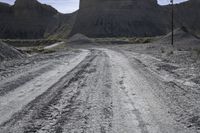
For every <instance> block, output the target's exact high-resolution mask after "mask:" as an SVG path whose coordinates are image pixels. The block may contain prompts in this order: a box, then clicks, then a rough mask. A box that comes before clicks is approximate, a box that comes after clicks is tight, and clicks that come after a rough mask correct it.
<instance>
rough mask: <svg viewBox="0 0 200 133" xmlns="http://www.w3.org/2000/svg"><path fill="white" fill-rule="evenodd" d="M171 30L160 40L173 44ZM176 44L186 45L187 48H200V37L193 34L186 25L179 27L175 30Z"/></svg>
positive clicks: (163, 42)
mask: <svg viewBox="0 0 200 133" xmlns="http://www.w3.org/2000/svg"><path fill="white" fill-rule="evenodd" d="M171 36H172V33H171V32H170V33H169V34H167V35H166V36H164V37H162V38H161V39H160V40H159V42H160V43H162V44H171ZM174 44H175V46H180V47H185V48H189V47H190V48H199V47H200V39H199V38H198V37H197V36H196V35H194V34H192V33H191V32H190V31H189V30H188V29H187V28H186V27H181V28H178V29H176V30H175V31H174Z"/></svg>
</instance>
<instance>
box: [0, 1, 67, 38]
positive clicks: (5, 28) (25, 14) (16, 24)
mask: <svg viewBox="0 0 200 133" xmlns="http://www.w3.org/2000/svg"><path fill="white" fill-rule="evenodd" d="M1 10H2V11H1ZM69 16H70V15H64V14H60V13H59V12H58V11H57V10H55V9H54V8H52V7H51V6H48V5H45V4H41V3H39V2H38V1H37V0H16V2H15V4H14V5H13V6H9V5H7V4H3V3H2V4H0V18H1V21H0V38H11V39H12V38H21V39H32V38H34V39H35V38H44V37H48V36H50V35H52V34H54V30H57V29H59V28H60V27H61V26H63V25H61V24H64V22H63V21H66V20H68V18H69ZM70 26H71V25H70ZM70 26H68V27H69V28H71V27H70Z"/></svg>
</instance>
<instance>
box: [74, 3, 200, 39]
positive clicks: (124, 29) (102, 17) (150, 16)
mask: <svg viewBox="0 0 200 133" xmlns="http://www.w3.org/2000/svg"><path fill="white" fill-rule="evenodd" d="M199 7H200V0H190V1H189V2H184V3H182V4H178V5H175V24H176V25H175V26H176V27H181V26H185V27H188V28H189V29H191V30H193V31H194V32H195V33H200V32H199V31H200V10H199ZM170 8H171V7H170V6H159V5H158V4H157V0H117V1H116V0H104V1H102V0H81V1H80V10H79V13H78V15H77V19H76V22H75V25H74V27H73V30H72V32H71V35H73V34H76V33H82V34H85V35H87V36H89V37H109V36H112V37H113V36H139V37H145V36H157V35H164V34H167V33H168V32H170V30H171V26H170V25H171V17H170V13H171V9H170Z"/></svg>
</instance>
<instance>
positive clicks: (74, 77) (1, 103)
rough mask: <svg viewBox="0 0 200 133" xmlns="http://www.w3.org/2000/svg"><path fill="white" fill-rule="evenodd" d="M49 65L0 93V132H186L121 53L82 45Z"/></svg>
mask: <svg viewBox="0 0 200 133" xmlns="http://www.w3.org/2000/svg"><path fill="white" fill-rule="evenodd" d="M53 70H54V72H53V73H52V72H51V73H50V72H49V73H48V72H47V73H45V74H42V75H41V76H38V77H36V78H34V79H32V80H30V81H29V82H28V83H27V84H28V85H27V84H25V85H22V86H17V88H16V89H15V90H14V91H12V92H10V93H8V94H5V95H2V96H0V114H1V115H0V132H1V133H62V132H63V133H188V130H186V129H184V128H183V127H182V126H180V125H178V124H177V123H176V122H174V121H173V119H172V118H171V117H170V116H169V114H168V113H167V111H166V108H165V106H164V105H162V103H161V102H160V101H159V99H157V98H156V96H155V95H154V94H153V92H152V91H151V90H152V87H154V86H152V84H149V83H148V80H147V79H145V78H144V77H143V76H142V75H140V73H139V72H138V71H137V70H135V69H134V67H132V66H131V64H130V63H129V60H128V59H127V58H126V57H125V56H124V55H123V54H121V53H118V52H116V51H112V50H109V49H100V48H99V49H97V48H96V49H89V50H84V51H82V52H81V53H80V54H78V55H77V56H75V57H74V58H72V59H71V61H69V62H68V64H63V65H61V66H57V67H56V68H55V69H53ZM56 75H57V76H56ZM51 77H53V78H52V80H51ZM33 84H40V85H37V86H35V85H34V86H33ZM38 89H39V91H38ZM21 90H24V91H25V93H23V96H22V98H23V99H20V98H19V97H20V95H18V94H21ZM24 99H25V100H24ZM190 133H192V131H190Z"/></svg>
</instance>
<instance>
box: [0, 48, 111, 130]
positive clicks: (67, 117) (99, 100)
mask: <svg viewBox="0 0 200 133" xmlns="http://www.w3.org/2000/svg"><path fill="white" fill-rule="evenodd" d="M108 67H109V66H108V60H107V58H106V57H105V54H103V53H101V52H100V51H97V50H91V55H89V56H87V57H86V59H85V60H83V61H82V62H81V63H80V64H79V65H78V66H76V67H75V68H74V69H73V70H72V71H70V72H69V73H68V74H67V75H65V76H64V77H63V78H62V79H61V80H59V82H57V83H56V84H54V85H53V86H52V87H51V88H49V89H48V90H47V91H46V92H45V93H43V94H42V95H40V96H39V97H37V98H36V99H35V100H34V101H32V102H31V103H29V104H28V105H27V106H26V107H24V108H23V110H21V111H20V112H19V113H17V114H15V115H14V116H13V117H12V118H11V119H10V120H9V121H7V122H6V123H4V124H2V125H1V126H0V127H1V128H0V129H2V131H4V132H17V133H18V132H19V133H21V132H24V133H30V132H43V133H49V132H50V133H51V132H58V133H60V132H62V131H63V132H72V131H73V130H79V131H83V132H87V131H89V130H90V131H91V130H92V131H97V132H102V133H104V132H107V131H108V130H109V128H110V127H111V125H112V124H111V120H110V119H111V116H112V106H111V102H112V98H111V97H110V96H111V94H110V91H109V89H110V86H111V85H110V83H111V82H110V80H109V76H105V75H107V74H108V71H109V68H108ZM95 77H96V78H95ZM104 81H105V83H104ZM102 85H104V87H102ZM101 88H102V89H101ZM93 96H95V97H93ZM96 106H98V107H97V108H96ZM97 111H98V112H99V114H100V115H99V117H98V118H96V121H98V122H96V124H97V125H94V126H93V125H92V124H93V123H91V122H92V120H91V119H94V117H96V114H95V113H96V112H97ZM99 118H100V119H101V120H100V119H99ZM74 120H77V121H74ZM99 120H100V121H99ZM108 123H109V124H108ZM76 124H78V126H79V128H72V127H71V125H73V126H75V125H76ZM107 125H108V127H107ZM94 127H97V128H94Z"/></svg>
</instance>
